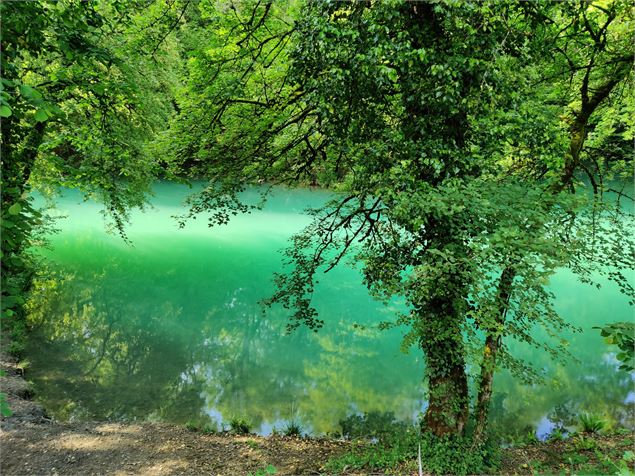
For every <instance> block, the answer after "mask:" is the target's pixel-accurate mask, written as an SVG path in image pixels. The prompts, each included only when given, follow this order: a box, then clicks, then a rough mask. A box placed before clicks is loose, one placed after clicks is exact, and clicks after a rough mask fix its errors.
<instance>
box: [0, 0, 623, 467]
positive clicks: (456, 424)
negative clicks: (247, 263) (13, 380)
mask: <svg viewBox="0 0 635 476" xmlns="http://www.w3.org/2000/svg"><path fill="white" fill-rule="evenodd" d="M0 9H1V14H2V26H3V28H2V84H1V87H2V89H1V90H0V116H1V118H2V126H1V129H2V315H3V322H4V324H3V325H5V326H6V325H7V324H8V325H10V326H11V327H12V328H13V329H14V330H15V329H19V327H20V322H23V318H24V312H25V311H24V303H25V299H26V297H27V296H28V293H29V290H30V284H31V282H32V277H33V273H34V270H35V269H36V267H37V265H36V264H35V262H34V258H33V257H32V256H31V255H30V252H29V250H30V248H31V247H32V246H33V245H34V244H37V242H38V240H39V239H40V236H41V234H42V232H43V230H44V228H45V227H46V222H45V221H44V220H43V218H42V215H41V213H40V212H39V211H38V210H35V209H34V208H33V207H32V204H31V198H30V195H29V193H30V191H31V190H33V189H34V188H37V189H40V190H54V189H55V187H57V186H60V185H62V186H65V187H76V188H79V189H80V190H82V191H83V192H84V193H85V194H86V195H87V196H91V197H96V198H98V199H100V200H101V201H102V202H103V203H104V211H105V213H106V214H107V216H109V217H110V218H111V220H112V224H113V226H114V228H115V230H116V231H117V232H119V233H121V234H122V236H124V237H125V224H126V220H127V217H128V211H129V210H130V209H131V208H133V207H143V205H144V204H145V203H146V201H147V199H148V194H149V191H150V185H151V183H152V182H153V181H154V180H156V179H157V178H170V179H173V180H182V181H188V180H193V179H201V178H203V179H204V180H206V181H207V183H208V185H207V186H206V187H205V188H204V189H203V190H202V191H200V192H199V193H197V194H195V195H193V196H192V197H191V199H190V201H189V205H190V209H189V212H188V213H187V214H186V216H183V217H181V220H182V222H183V223H184V222H185V221H187V220H188V219H190V218H194V217H196V216H197V215H199V214H202V213H207V212H211V215H210V217H211V218H210V226H212V225H220V224H224V223H227V222H228V221H229V220H230V219H231V216H233V215H235V214H237V213H248V212H249V211H250V210H253V209H254V208H257V207H258V206H259V205H253V204H245V203H243V202H241V192H242V191H244V190H245V189H246V187H248V186H250V185H253V184H256V183H260V184H263V183H264V184H267V185H272V186H273V185H276V184H286V185H295V186H297V185H317V186H321V187H326V188H330V189H332V190H333V191H334V192H336V193H335V194H334V197H335V198H334V199H333V200H332V201H331V202H329V203H328V204H327V205H325V206H324V207H322V208H320V209H317V210H312V212H311V213H312V215H313V222H312V223H311V224H310V225H309V226H308V227H307V228H306V229H305V230H304V231H302V232H301V233H299V234H298V235H296V236H295V237H294V238H293V240H292V242H291V244H290V246H289V248H288V250H287V251H286V255H285V257H286V264H287V268H286V269H287V272H286V273H281V274H279V275H277V276H276V277H275V282H276V285H277V288H276V289H277V291H276V292H275V294H274V295H273V296H271V297H270V299H269V300H268V304H269V305H272V306H273V305H282V306H283V307H285V308H288V309H289V310H290V321H289V329H290V330H292V329H294V328H296V327H297V326H299V325H306V326H308V327H310V328H312V329H315V330H318V329H319V328H320V327H321V326H322V325H323V324H324V320H323V318H322V316H318V315H317V312H316V310H315V309H314V308H313V307H312V304H311V294H312V291H313V289H314V286H315V284H316V276H317V273H318V272H321V271H328V270H330V269H332V268H333V267H335V266H336V265H338V264H339V263H340V262H341V261H343V260H345V259H351V260H352V261H354V262H355V263H356V264H357V265H358V266H360V268H361V269H362V271H363V275H364V282H365V284H366V285H367V286H368V288H369V290H370V291H371V292H372V294H373V295H374V296H376V297H377V298H378V299H381V300H385V301H391V300H393V299H401V300H403V302H405V303H406V304H407V308H408V312H406V313H404V314H401V315H395V316H393V318H392V319H390V320H389V321H387V322H382V323H379V325H380V326H382V327H383V328H391V327H395V326H404V328H406V329H407V332H406V334H405V335H404V340H403V348H404V349H410V348H418V349H420V351H422V352H423V354H424V356H425V362H426V375H425V378H426V379H427V383H428V388H429V405H428V407H427V411H426V412H425V415H424V417H423V419H422V430H424V431H425V432H428V433H429V435H427V436H425V438H426V439H425V442H426V444H425V445H424V448H426V449H427V448H429V447H430V442H431V441H437V440H436V439H442V440H443V441H444V443H443V445H444V446H443V448H446V449H447V448H450V449H448V451H450V450H451V451H454V452H457V453H462V454H467V453H466V451H467V450H468V449H471V450H473V451H474V455H476V456H474V458H476V459H475V461H476V460H478V465H477V466H476V467H466V468H464V471H468V472H469V471H474V470H475V469H474V468H477V469H479V470H483V469H484V468H486V467H487V464H486V463H487V461H486V459H487V457H488V456H483V455H485V449H484V448H487V446H486V441H485V440H486V435H487V421H488V409H489V407H490V399H491V394H492V385H493V379H494V373H495V370H496V369H497V368H502V367H506V368H509V369H511V370H512V371H513V372H514V373H515V374H516V375H517V376H518V377H519V378H523V379H527V380H532V379H536V378H538V376H537V374H536V372H535V371H534V369H532V367H531V365H530V363H528V362H522V361H520V360H518V359H517V358H516V357H515V356H514V353H513V342H514V341H524V342H527V343H529V344H531V345H534V346H536V347H538V348H544V350H545V351H547V352H550V353H551V354H552V355H553V357H554V358H563V357H566V354H567V350H566V342H564V341H562V340H561V341H560V345H558V346H556V347H552V346H550V345H547V344H546V343H544V342H538V341H536V340H534V338H533V337H532V334H531V332H530V331H531V330H532V329H533V328H534V327H535V326H542V327H544V328H545V329H546V330H547V332H548V333H549V334H550V335H552V336H556V337H557V336H559V335H560V334H561V333H562V331H563V330H564V329H566V328H567V327H568V324H567V322H565V321H564V320H563V319H562V318H560V316H559V315H558V314H557V312H556V311H555V309H554V306H553V299H554V296H553V295H552V294H551V293H550V292H549V290H548V289H547V287H546V285H547V283H548V279H549V277H550V276H551V275H552V274H553V273H554V272H555V270H557V269H562V268H568V269H570V270H571V271H573V272H574V273H576V274H577V275H578V276H579V278H580V279H581V280H582V281H584V282H587V283H591V284H592V283H593V282H595V281H596V280H597V279H598V277H599V276H606V277H608V278H609V279H610V280H612V281H615V282H616V283H617V284H618V285H619V287H620V289H621V290H622V291H623V292H624V293H625V294H626V295H627V296H629V299H630V300H635V292H634V289H633V287H632V285H631V283H629V282H628V280H627V279H626V277H625V274H624V273H625V271H626V270H629V269H632V268H633V264H634V260H635V240H634V238H633V233H632V230H633V225H634V223H633V214H632V213H629V212H627V211H625V210H626V208H625V207H623V206H621V205H622V204H623V202H624V201H628V200H631V201H632V197H629V196H628V193H627V192H625V190H624V188H623V185H622V184H623V183H624V182H625V181H628V180H630V179H631V177H632V171H633V156H632V141H633V138H634V137H635V123H634V120H635V114H634V112H635V111H634V109H635V103H634V101H633V88H632V87H631V86H632V80H633V78H632V74H633V73H632V59H633V55H634V49H633V44H634V43H633V40H634V38H633V32H634V31H635V29H634V26H635V24H634V21H633V10H632V8H631V5H630V4H629V2H627V1H622V0H601V1H600V0H598V1H593V2H589V1H580V2H573V1H572V2H519V1H512V0H509V1H496V2H470V1H441V2H429V3H428V2H405V1H397V0H387V1H381V2H379V1H378V2H373V1H359V2H350V3H347V2H337V1H308V2H302V1H295V0H289V1H286V2H271V1H264V0H242V1H220V0H219V1H211V0H195V1H194V0H167V1H160V0H135V1H95V2H81V1H79V0H63V1H45V0H38V1H33V2H5V3H3V4H2V5H0ZM263 190H264V191H263V196H262V198H263V202H264V201H266V199H267V193H268V192H267V190H269V188H267V187H265V188H263ZM632 333H633V325H632V323H617V324H615V325H614V326H611V327H610V328H607V329H605V330H604V331H603V335H604V336H606V337H607V338H609V339H611V342H613V343H616V344H617V345H618V346H619V347H620V350H621V352H620V353H619V354H618V358H619V359H620V360H621V361H622V362H623V368H624V369H632V367H633V364H632V359H633V345H632V344H633V339H632ZM469 364H473V365H474V366H476V367H477V368H479V369H480V370H479V372H478V375H477V376H476V380H477V386H476V394H475V395H470V393H469V390H468V389H469V388H470V387H469V385H468V382H469V379H470V375H469V373H468V369H467V368H468V365H469ZM448 442H449V443H448ZM488 454H489V453H488ZM479 458H480V459H479ZM479 465H480V466H479ZM470 468H471V469H470Z"/></svg>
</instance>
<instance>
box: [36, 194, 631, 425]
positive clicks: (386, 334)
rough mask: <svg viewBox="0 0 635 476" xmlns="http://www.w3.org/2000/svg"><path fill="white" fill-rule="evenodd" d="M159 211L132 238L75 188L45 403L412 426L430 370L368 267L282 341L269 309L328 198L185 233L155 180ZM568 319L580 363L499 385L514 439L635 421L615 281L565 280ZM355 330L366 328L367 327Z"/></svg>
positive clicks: (349, 274) (496, 412) (501, 411)
mask: <svg viewBox="0 0 635 476" xmlns="http://www.w3.org/2000/svg"><path fill="white" fill-rule="evenodd" d="M155 192H156V196H155V198H154V199H153V201H152V202H153V208H152V209H149V210H147V211H146V212H145V213H140V212H139V213H135V214H134V215H133V217H132V225H131V226H130V228H129V230H128V236H129V238H130V240H131V242H132V244H133V246H130V245H128V244H126V243H124V242H123V241H122V240H121V238H119V237H118V236H116V235H111V234H107V233H106V232H105V231H104V224H103V221H102V217H101V215H100V214H99V207H98V206H97V205H96V204H94V203H91V202H82V200H81V198H80V195H79V194H78V193H76V192H73V191H67V192H65V194H64V196H63V197H62V198H60V199H59V200H58V201H57V204H58V210H59V213H63V214H65V215H67V217H66V218H63V219H60V220H59V221H58V223H57V226H58V228H60V232H59V233H58V234H56V235H54V236H53V237H52V238H51V248H50V250H48V251H46V252H45V254H46V256H47V257H48V258H49V259H50V260H51V261H52V263H53V268H54V269H55V270H56V271H57V273H58V279H57V280H55V281H49V282H42V283H40V284H39V286H38V292H39V294H40V301H41V302H42V303H43V304H42V305H40V306H35V307H34V308H33V309H32V315H31V320H32V322H33V325H34V331H33V333H32V337H31V339H30V343H29V348H28V350H27V354H28V358H29V360H30V361H31V364H32V365H31V368H32V369H33V370H32V372H31V374H30V378H31V379H33V380H34V381H35V384H36V387H37V394H38V396H39V398H40V399H41V400H42V402H43V403H44V405H45V406H46V407H47V409H48V410H49V412H50V413H52V414H53V415H54V416H56V417H58V418H62V419H116V420H145V419H151V420H161V421H169V422H175V423H184V422H186V421H198V422H200V423H201V424H204V423H207V424H210V425H212V426H214V425H217V426H218V427H222V426H223V425H225V426H227V425H228V424H229V422H230V420H231V419H232V418H246V419H248V420H249V421H250V422H251V423H252V425H253V427H254V429H255V430H256V431H258V432H259V433H262V434H268V433H270V432H271V431H272V430H273V429H274V428H277V429H283V428H284V427H285V426H286V425H287V424H288V423H289V422H291V421H295V422H299V423H300V424H301V425H302V427H303V429H304V430H305V431H308V432H312V433H315V434H321V433H326V432H331V431H335V430H337V429H338V421H339V420H341V419H343V418H345V417H346V416H349V415H352V414H356V413H360V412H371V411H377V412H388V411H392V412H394V413H395V416H396V417H397V418H398V419H401V420H406V421H412V419H413V418H416V416H417V415H418V414H419V412H420V411H421V409H422V408H424V406H425V403H424V388H423V386H422V383H421V382H422V375H423V362H422V359H421V355H420V352H419V351H417V350H416V349H413V350H411V351H410V353H409V354H407V355H406V354H404V353H402V352H401V351H400V341H401V334H402V332H401V331H400V330H399V329H394V330H392V331H377V330H375V329H373V326H374V325H376V324H377V323H378V322H380V321H383V320H386V319H390V318H391V316H394V313H395V312H396V311H397V309H395V308H392V307H390V306H384V305H382V304H380V303H377V302H375V301H373V300H372V299H371V298H370V297H369V296H368V293H367V291H366V289H365V288H364V287H363V286H362V285H361V280H360V274H359V272H358V271H356V270H354V269H351V268H347V267H341V268H339V269H335V270H334V271H332V272H331V273H329V274H327V275H325V276H323V277H322V278H321V280H320V284H319V285H318V286H317V288H316V291H315V296H314V300H315V304H316V306H317V309H318V311H319V312H320V315H321V317H322V318H323V319H324V320H325V322H326V325H325V327H324V328H323V329H322V330H321V331H320V332H319V333H313V332H310V331H307V330H306V329H300V330H299V331H297V332H295V333H293V334H291V335H285V325H286V323H287V321H286V314H285V312H283V311H284V310H282V309H273V310H267V311H266V312H265V311H263V308H262V307H261V306H260V305H259V301H260V300H261V299H262V298H265V297H267V296H268V295H269V293H270V292H271V291H272V289H273V287H272V284H271V277H272V273H274V272H275V271H279V270H280V267H281V255H280V253H279V250H280V249H281V248H283V247H284V246H285V244H286V243H287V239H288V238H289V236H291V235H292V234H293V233H294V232H297V231H299V230H300V229H301V228H302V227H303V225H306V224H307V223H308V222H309V218H308V217H307V215H306V214H304V213H303V210H304V209H305V208H307V207H309V206H316V205H319V204H320V203H322V202H323V201H324V200H326V199H327V197H328V195H327V194H326V193H324V192H320V191H312V190H278V191H276V193H275V194H274V196H273V198H272V199H271V201H270V202H269V204H268V205H267V206H266V208H265V209H264V210H263V211H260V212H257V213H254V214H251V215H246V216H239V217H236V218H235V219H234V220H233V221H232V222H231V224H230V225H229V226H226V227H221V228H214V229H211V230H210V229H208V228H207V226H206V223H205V221H204V220H197V221H194V222H191V223H189V224H188V225H187V226H186V227H185V228H184V229H181V230H180V229H178V227H177V225H176V221H175V219H174V218H173V216H174V215H178V214H180V213H183V212H184V211H185V209H184V208H183V207H182V202H183V199H184V197H185V196H186V195H187V193H188V190H187V189H186V188H185V187H182V186H179V185H174V184H167V183H162V184H157V186H156V189H155ZM551 287H552V289H553V290H554V291H555V293H556V295H557V296H558V300H557V308H558V310H559V311H560V312H561V314H562V315H563V316H564V317H565V318H566V319H567V320H568V321H569V322H571V323H573V324H575V325H577V326H579V327H581V328H582V331H583V332H581V333H576V334H573V335H571V336H570V343H571V351H572V353H573V355H574V356H575V357H576V358H577V359H578V361H577V362H576V361H570V362H568V363H567V364H566V365H565V364H556V363H554V362H552V361H551V360H550V359H549V357H548V356H547V355H546V354H545V353H544V352H541V351H536V350H532V349H527V348H523V347H521V346H516V348H517V351H518V356H520V357H523V358H526V359H527V360H529V361H530V362H532V363H533V364H534V365H536V366H537V368H539V369H541V370H542V371H543V372H544V374H545V376H546V380H545V384H543V385H533V386H528V385H523V384H521V383H520V382H518V381H516V380H514V379H512V378H511V377H510V376H509V375H508V374H507V373H505V372H503V373H500V374H499V375H497V380H496V388H495V390H496V391H495V394H494V408H493V418H494V422H495V425H496V426H498V427H499V428H504V429H505V431H506V432H511V433H523V432H526V431H527V428H529V427H532V428H537V429H538V433H539V436H540V434H546V433H548V432H549V431H550V430H551V428H552V427H553V425H554V424H558V423H560V422H564V423H565V424H567V423H570V422H571V421H573V419H574V416H575V414H576V413H577V412H579V411H588V412H591V413H597V414H601V415H604V416H605V417H607V418H609V419H611V420H613V421H620V420H622V421H624V420H625V419H628V415H629V413H631V412H632V409H633V404H634V402H635V393H634V392H632V388H633V382H632V379H631V377H630V376H629V375H628V374H625V373H623V372H617V371H616V369H617V365H616V361H615V358H614V354H613V353H611V349H610V348H608V347H607V346H606V345H605V344H604V343H603V341H602V338H601V337H600V336H599V333H598V331H597V330H593V329H592V327H593V326H598V325H601V324H604V323H606V322H611V321H615V320H629V319H631V318H632V311H631V309H630V308H629V306H628V305H627V303H626V299H625V298H623V297H622V296H621V295H620V294H619V293H618V291H617V290H616V289H615V288H614V287H612V286H611V285H608V284H607V285H606V286H603V287H602V288H601V289H600V290H596V289H594V288H590V287H588V286H585V285H583V284H580V283H578V282H577V281H576V279H575V277H574V276H571V275H569V274H567V273H565V272H563V273H560V274H558V275H557V276H555V277H554V279H553V281H552V283H551ZM358 324H359V325H358Z"/></svg>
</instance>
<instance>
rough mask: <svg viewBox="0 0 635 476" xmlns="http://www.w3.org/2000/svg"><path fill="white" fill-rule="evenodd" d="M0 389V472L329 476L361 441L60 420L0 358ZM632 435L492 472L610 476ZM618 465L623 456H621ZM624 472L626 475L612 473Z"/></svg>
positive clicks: (512, 458) (526, 455) (541, 447)
mask: <svg viewBox="0 0 635 476" xmlns="http://www.w3.org/2000/svg"><path fill="white" fill-rule="evenodd" d="M0 367H1V368H2V370H3V371H4V375H3V376H2V377H0V390H1V391H2V392H4V393H6V394H7V396H8V398H7V399H8V403H9V406H10V408H11V410H12V412H13V413H12V415H11V416H9V417H3V418H2V422H1V425H0V428H1V430H0V449H1V452H0V471H1V473H2V474H3V475H49V474H50V475H76V474H81V475H93V474H95V475H96V474H143V475H173V474H174V475H175V474H223V475H225V474H230V475H234V474H241V475H247V474H252V475H259V476H267V475H270V474H276V475H291V474H321V473H322V474H323V473H329V472H333V471H334V469H335V468H336V467H337V465H334V464H333V461H335V460H338V459H339V460H342V459H343V457H344V458H347V459H348V460H349V461H351V462H354V461H355V454H359V452H360V451H369V450H370V451H373V449H372V447H371V445H370V443H360V442H352V441H343V440H336V439H321V438H299V437H286V436H280V435H276V436H271V437H260V436H256V435H244V436H243V435H235V434H229V433H222V434H204V433H202V432H199V431H191V430H188V429H187V428H185V427H184V426H178V425H169V424H160V423H138V424H136V423H134V424H133V423H109V422H79V423H60V422H56V421H54V420H52V419H50V418H48V417H47V415H46V413H45V411H44V410H43V409H42V408H41V407H40V406H39V405H37V404H36V403H35V402H34V401H33V400H31V397H32V391H31V389H30V386H29V384H28V383H27V382H26V381H25V379H24V378H23V371H22V369H21V368H20V365H19V364H18V362H17V360H16V359H15V358H13V357H12V356H10V355H8V354H6V353H4V352H1V353H0ZM632 449H633V435H632V434H630V433H625V432H622V433H621V434H619V433H615V434H611V435H585V436H577V437H575V438H571V439H569V440H565V441H551V442H547V443H537V442H536V443H533V444H528V445H525V446H521V447H515V448H509V449H505V450H503V452H502V460H501V466H500V471H499V474H554V473H555V474H617V473H618V471H620V470H623V469H624V468H626V467H627V465H628V464H630V465H631V467H632V461H631V462H630V463H629V462H627V461H626V460H624V459H623V456H624V454H627V456H628V453H627V452H628V451H630V450H632ZM627 459H628V457H627ZM337 470H338V472H342V473H344V474H369V473H371V472H372V473H382V472H386V473H388V474H394V473H402V474H416V471H417V470H416V464H415V461H408V462H407V463H405V464H401V465H400V466H399V467H398V468H395V467H393V468H391V469H389V470H388V469H387V470H384V471H377V470H376V469H372V468H367V467H366V468H365V467H357V466H356V465H355V464H350V465H348V466H347V465H343V466H340V467H339V468H337ZM620 474H623V475H627V474H630V473H626V472H624V473H620Z"/></svg>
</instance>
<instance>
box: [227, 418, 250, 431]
mask: <svg viewBox="0 0 635 476" xmlns="http://www.w3.org/2000/svg"><path fill="white" fill-rule="evenodd" d="M229 426H230V427H231V430H232V431H233V432H234V433H236V434H237V435H248V434H249V433H250V432H251V424H250V423H249V421H247V420H246V419H245V418H237V417H234V418H232V419H231V420H230V422H229Z"/></svg>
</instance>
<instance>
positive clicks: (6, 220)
mask: <svg viewBox="0 0 635 476" xmlns="http://www.w3.org/2000/svg"><path fill="white" fill-rule="evenodd" d="M142 3H144V2H137V1H132V2H128V1H120V0H115V1H95V2H88V3H87V2H80V1H76V0H61V1H52V0H37V1H31V2H3V3H2V5H0V12H1V14H2V18H3V28H2V45H3V54H2V65H1V71H2V77H1V78H0V116H1V130H2V192H3V193H2V209H1V214H2V216H1V219H2V230H1V231H2V233H1V234H2V316H3V318H9V319H10V320H11V324H12V325H13V324H14V323H15V322H16V321H20V320H23V319H24V310H23V305H24V303H25V299H26V297H27V293H28V291H29V289H30V284H31V278H32V274H33V270H34V269H35V268H36V267H37V265H36V264H35V263H33V259H32V256H31V255H30V254H29V249H30V247H32V246H33V245H37V244H40V243H39V239H40V236H41V234H42V232H43V231H45V230H44V228H43V225H44V224H45V223H43V220H42V215H41V214H40V212H39V211H38V210H35V209H34V208H33V205H32V203H33V202H32V198H31V195H30V194H31V191H32V190H34V189H39V190H40V191H44V192H54V191H55V190H56V189H57V187H59V186H64V187H75V188H79V189H80V190H82V191H83V192H84V193H85V194H86V196H91V197H94V198H98V199H100V200H101V201H102V202H103V203H104V209H105V210H104V212H105V214H106V215H107V216H109V217H110V218H111V221H112V225H113V226H114V227H115V228H116V229H117V230H118V231H119V232H120V233H121V234H122V235H124V230H123V226H124V223H125V221H126V219H127V216H128V210H129V209H130V208H132V207H140V206H142V205H143V204H144V202H145V198H146V195H147V193H148V191H149V185H150V183H151V181H152V180H153V179H154V178H155V177H156V176H157V174H158V168H157V165H156V164H157V161H155V160H153V159H152V158H151V157H150V155H149V146H148V144H149V143H150V142H151V141H152V140H153V138H154V136H155V134H156V133H157V130H158V129H159V128H160V125H161V124H162V123H164V122H166V121H167V118H168V117H169V115H170V114H171V112H172V105H171V102H170V98H169V97H166V96H165V95H160V94H157V92H158V91H159V90H162V89H165V86H166V84H169V83H170V80H171V78H170V77H169V74H166V73H162V71H163V70H165V71H168V72H169V71H170V68H169V67H168V68H160V67H159V66H158V65H157V64H156V63H153V62H152V61H151V60H150V59H149V58H148V57H145V56H144V55H143V54H139V52H138V51H136V50H134V49H132V48H131V45H132V44H133V43H134V40H135V39H136V38H137V37H138V34H135V33H134V32H136V31H137V29H136V26H135V23H136V21H137V18H138V17H136V16H135V15H136V12H139V11H141V10H142V9H141V8H140V5H141V4H142ZM164 57H165V55H164ZM169 64H170V63H169V61H166V62H165V65H166V66H168V65H169ZM149 71H152V74H148V72H149ZM16 341H17V339H16Z"/></svg>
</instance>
